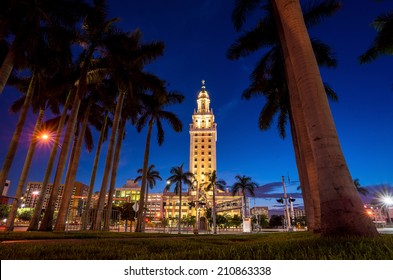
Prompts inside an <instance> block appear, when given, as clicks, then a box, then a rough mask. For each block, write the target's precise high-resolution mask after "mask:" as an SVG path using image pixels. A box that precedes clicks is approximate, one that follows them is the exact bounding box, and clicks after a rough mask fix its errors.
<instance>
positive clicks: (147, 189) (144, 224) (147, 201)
mask: <svg viewBox="0 0 393 280" xmlns="http://www.w3.org/2000/svg"><path fill="white" fill-rule="evenodd" d="M145 201H146V207H145V209H144V211H143V220H144V221H145V222H144V223H143V224H142V226H143V228H142V231H143V232H144V231H145V227H146V212H147V205H148V203H149V186H146V195H145Z"/></svg>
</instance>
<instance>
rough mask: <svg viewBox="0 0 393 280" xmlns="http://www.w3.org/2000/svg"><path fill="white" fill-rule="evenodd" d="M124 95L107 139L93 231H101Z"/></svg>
mask: <svg viewBox="0 0 393 280" xmlns="http://www.w3.org/2000/svg"><path fill="white" fill-rule="evenodd" d="M125 95H126V91H121V92H120V95H119V98H118V101H117V104H116V109H115V116H114V118H113V125H112V132H111V137H110V138H109V146H108V153H107V155H106V161H105V169H104V170H105V172H104V177H103V178H102V184H101V189H100V196H99V198H98V203H97V211H96V213H95V215H94V220H93V226H92V228H93V229H94V230H100V229H101V220H102V212H103V210H104V203H105V196H106V189H107V186H108V181H109V174H110V172H111V169H112V163H113V152H114V146H115V140H116V135H117V130H118V127H119V121H120V115H121V111H122V109H123V102H124V97H125Z"/></svg>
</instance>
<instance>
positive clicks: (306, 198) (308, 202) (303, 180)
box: [290, 118, 315, 231]
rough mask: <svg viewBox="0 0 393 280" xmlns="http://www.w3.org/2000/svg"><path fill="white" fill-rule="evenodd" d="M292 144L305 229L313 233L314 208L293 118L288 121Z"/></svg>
mask: <svg viewBox="0 0 393 280" xmlns="http://www.w3.org/2000/svg"><path fill="white" fill-rule="evenodd" d="M290 126H291V134H292V143H293V148H294V152H295V159H296V165H297V169H298V175H299V180H300V187H301V189H302V195H303V202H304V209H305V211H306V220H307V229H308V230H309V231H314V228H315V219H314V206H313V202H312V199H311V194H310V185H309V181H308V174H307V170H306V168H307V167H306V163H305V160H304V157H303V155H302V154H301V153H300V144H299V141H298V137H297V135H298V133H296V129H295V127H294V125H293V118H291V119H290Z"/></svg>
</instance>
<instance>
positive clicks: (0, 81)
mask: <svg viewBox="0 0 393 280" xmlns="http://www.w3.org/2000/svg"><path fill="white" fill-rule="evenodd" d="M1 10H2V13H1V15H0V21H1V25H2V26H1V28H0V39H4V38H6V39H8V40H9V41H10V46H9V49H8V52H7V55H6V57H5V59H4V62H3V63H2V66H1V68H0V94H1V93H2V92H3V89H4V87H5V85H6V83H7V81H8V78H9V76H10V74H11V72H12V69H13V68H14V66H15V65H17V66H24V63H25V60H26V59H28V58H31V57H34V56H36V55H37V51H39V48H40V46H39V45H40V41H41V40H45V38H48V35H49V34H50V33H51V30H52V29H53V28H66V29H68V30H73V29H74V27H75V25H76V24H77V22H78V21H79V19H81V18H82V17H83V16H84V15H85V14H86V10H87V5H86V4H85V3H84V1H81V0H59V1H56V4H54V2H53V1H51V0H37V1H32V0H28V1H22V0H16V1H3V3H2V9H1ZM52 35H54V34H52ZM49 37H50V35H49ZM60 37H61V36H60Z"/></svg>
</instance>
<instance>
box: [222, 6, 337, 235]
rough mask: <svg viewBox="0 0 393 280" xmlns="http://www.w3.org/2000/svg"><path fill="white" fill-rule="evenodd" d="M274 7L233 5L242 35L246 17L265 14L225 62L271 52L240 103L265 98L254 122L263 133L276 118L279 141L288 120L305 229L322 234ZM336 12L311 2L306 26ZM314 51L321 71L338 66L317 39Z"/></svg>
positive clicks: (310, 161) (334, 8) (309, 159)
mask: <svg viewBox="0 0 393 280" xmlns="http://www.w3.org/2000/svg"><path fill="white" fill-rule="evenodd" d="M272 3H273V2H272V1H241V0H240V1H237V2H236V7H235V9H234V11H233V14H232V19H233V22H234V24H235V28H236V29H237V30H240V28H241V27H242V26H243V24H244V22H245V19H246V16H247V14H248V13H250V12H252V11H253V10H254V9H256V8H257V7H258V6H259V5H261V9H262V10H263V11H264V12H265V16H264V17H263V18H262V19H261V20H260V21H259V23H258V25H257V26H256V27H255V28H254V29H253V30H251V31H248V32H246V33H245V34H244V35H242V36H241V37H240V38H239V39H238V40H237V41H236V42H235V43H234V44H232V45H231V47H230V48H229V50H228V52H227V56H228V58H229V59H238V58H239V57H240V56H247V55H249V54H250V53H252V52H255V51H257V50H259V49H261V48H265V47H270V49H269V50H268V51H267V52H266V54H265V55H263V56H262V58H261V59H260V60H259V62H258V64H257V66H256V67H255V69H254V70H253V72H252V74H251V85H250V86H249V87H248V88H247V89H246V90H244V91H243V95H242V97H243V98H245V99H247V100H248V99H250V98H251V97H255V96H260V95H263V96H265V97H266V100H267V102H266V103H265V105H264V107H263V108H262V110H261V113H260V115H259V120H258V125H259V128H260V129H261V130H267V129H269V128H270V127H271V125H272V123H273V120H274V119H275V118H274V116H275V115H276V114H278V118H277V128H278V130H279V134H280V136H281V137H282V138H285V137H286V131H285V128H286V124H287V123H288V120H289V124H290V129H291V135H292V142H293V146H294V151H295V157H296V162H297V167H298V173H299V178H300V181H301V185H302V187H303V192H302V193H303V199H304V204H305V208H306V211H307V213H308V215H307V217H308V219H309V224H310V227H309V229H310V230H315V231H318V230H319V228H320V207H319V195H318V192H317V187H316V184H317V183H316V177H315V172H314V169H315V168H314V165H315V164H313V161H314V159H313V158H312V154H311V152H310V148H309V144H308V143H309V140H308V139H304V138H302V139H301V138H300V137H299V134H300V130H301V129H302V130H304V129H305V126H304V125H303V122H304V121H303V120H302V118H301V117H299V116H294V115H293V113H292V111H291V105H290V97H289V89H288V86H289V85H290V84H289V83H288V81H287V75H288V73H287V71H286V69H285V59H284V56H283V52H282V48H281V43H280V38H279V30H278V28H277V27H276V22H277V16H276V15H275V12H274V7H273V5H272ZM339 8H340V3H339V2H338V1H323V2H313V4H312V5H309V6H307V7H306V10H305V13H304V19H305V21H306V24H307V26H308V27H312V26H314V25H316V24H318V23H319V22H320V21H321V19H323V18H325V17H327V16H330V15H332V14H333V13H334V12H336V11H337V10H338V9H339ZM312 46H313V50H314V52H315V55H316V58H317V61H318V64H319V65H320V66H327V67H335V66H336V65H337V61H336V59H335V58H334V56H333V55H332V51H331V49H330V47H329V46H327V45H326V44H324V43H322V42H320V41H319V40H315V39H312ZM325 89H326V92H327V94H328V96H329V97H330V98H331V100H334V101H336V100H337V95H336V94H335V92H334V91H333V90H332V89H331V88H330V86H329V85H328V84H326V83H325ZM295 118H297V127H295V126H294V119H295ZM297 130H299V132H298V131H297ZM303 134H304V133H303ZM300 143H303V147H307V149H306V148H303V151H302V153H303V154H304V155H302V153H301V151H300ZM305 155H306V156H307V157H306V156H305ZM305 161H307V162H308V164H306V163H305Z"/></svg>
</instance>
